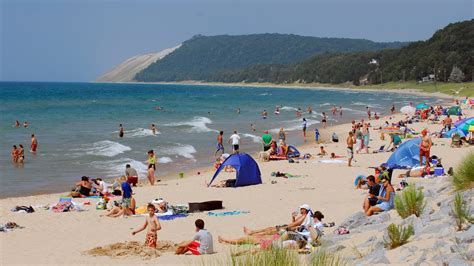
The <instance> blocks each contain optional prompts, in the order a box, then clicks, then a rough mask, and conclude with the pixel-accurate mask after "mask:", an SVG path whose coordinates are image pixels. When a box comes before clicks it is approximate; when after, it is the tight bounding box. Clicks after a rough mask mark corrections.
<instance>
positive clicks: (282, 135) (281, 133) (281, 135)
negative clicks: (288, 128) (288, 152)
mask: <svg viewBox="0 0 474 266" xmlns="http://www.w3.org/2000/svg"><path fill="white" fill-rule="evenodd" d="M278 139H279V140H283V141H286V132H285V130H284V129H283V128H282V127H280V131H279V132H278Z"/></svg>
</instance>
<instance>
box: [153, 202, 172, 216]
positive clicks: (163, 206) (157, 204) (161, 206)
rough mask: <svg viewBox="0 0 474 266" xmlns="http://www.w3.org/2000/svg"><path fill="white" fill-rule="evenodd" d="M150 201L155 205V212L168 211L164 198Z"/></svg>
mask: <svg viewBox="0 0 474 266" xmlns="http://www.w3.org/2000/svg"><path fill="white" fill-rule="evenodd" d="M152 203H153V204H154V205H155V208H156V212H158V213H165V212H167V211H168V202H166V201H165V200H164V199H158V200H157V201H153V202H152Z"/></svg>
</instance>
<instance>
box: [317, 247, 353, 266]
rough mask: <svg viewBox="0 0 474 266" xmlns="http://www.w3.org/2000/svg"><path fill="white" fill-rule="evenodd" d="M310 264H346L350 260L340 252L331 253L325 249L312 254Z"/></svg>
mask: <svg viewBox="0 0 474 266" xmlns="http://www.w3.org/2000/svg"><path fill="white" fill-rule="evenodd" d="M308 265H311V266H344V265H349V263H348V261H347V260H346V259H345V258H344V257H342V256H341V255H340V254H339V253H331V252H328V251H326V250H324V249H320V250H319V251H318V252H316V253H314V254H312V255H311V256H310V257H309V260H308Z"/></svg>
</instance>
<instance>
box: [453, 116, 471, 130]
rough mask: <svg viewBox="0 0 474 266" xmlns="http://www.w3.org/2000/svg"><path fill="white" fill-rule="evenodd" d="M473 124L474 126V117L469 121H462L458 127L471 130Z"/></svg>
mask: <svg viewBox="0 0 474 266" xmlns="http://www.w3.org/2000/svg"><path fill="white" fill-rule="evenodd" d="M471 126H474V119H471V120H469V121H466V122H464V123H461V124H459V125H458V126H457V127H456V128H459V129H462V130H465V131H469V128H470V127H471Z"/></svg>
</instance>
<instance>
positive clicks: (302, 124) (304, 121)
mask: <svg viewBox="0 0 474 266" xmlns="http://www.w3.org/2000/svg"><path fill="white" fill-rule="evenodd" d="M307 125H308V122H307V121H306V118H303V122H302V123H301V127H302V128H303V137H304V138H305V140H306V126H307Z"/></svg>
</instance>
